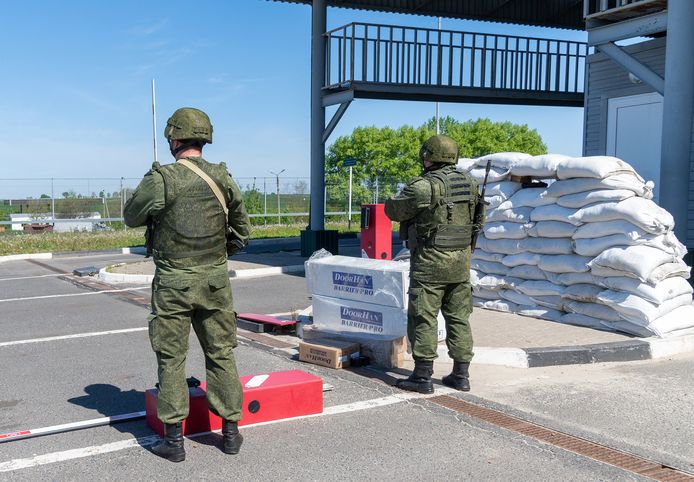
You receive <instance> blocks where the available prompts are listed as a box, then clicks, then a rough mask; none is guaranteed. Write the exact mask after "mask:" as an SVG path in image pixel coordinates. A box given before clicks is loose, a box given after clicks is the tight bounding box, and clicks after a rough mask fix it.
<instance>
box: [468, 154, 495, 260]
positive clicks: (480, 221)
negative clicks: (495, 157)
mask: <svg viewBox="0 0 694 482" xmlns="http://www.w3.org/2000/svg"><path fill="white" fill-rule="evenodd" d="M491 168H492V161H491V159H489V160H488V161H487V167H485V169H484V171H485V172H484V183H483V184H482V194H480V199H479V201H478V202H477V204H476V205H475V215H474V216H473V219H472V240H471V242H470V248H471V249H470V252H472V251H474V250H475V246H477V238H478V237H479V235H480V232H481V231H482V228H483V227H484V215H485V210H486V207H487V205H488V204H489V202H487V201H485V200H484V191H485V190H486V189H487V179H489V170H490V169H491Z"/></svg>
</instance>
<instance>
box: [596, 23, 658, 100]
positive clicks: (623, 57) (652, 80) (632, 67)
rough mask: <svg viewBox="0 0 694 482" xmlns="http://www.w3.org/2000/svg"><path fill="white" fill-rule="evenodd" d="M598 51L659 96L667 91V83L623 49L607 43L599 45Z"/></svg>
mask: <svg viewBox="0 0 694 482" xmlns="http://www.w3.org/2000/svg"><path fill="white" fill-rule="evenodd" d="M668 35H669V34H668ZM598 49H600V51H601V52H602V53H604V54H605V55H607V56H608V57H610V58H611V59H612V60H614V61H615V62H616V63H617V64H618V65H620V66H622V67H623V68H624V69H625V70H626V71H627V72H631V73H632V74H634V75H635V76H636V77H638V78H639V79H641V80H643V81H644V82H645V83H647V84H648V85H650V86H651V87H653V88H654V89H655V90H656V91H657V92H658V93H659V94H661V95H662V94H663V92H664V91H665V81H664V80H663V78H662V77H661V76H659V75H658V74H656V73H655V72H653V71H652V70H651V69H650V68H649V67H647V66H646V65H644V64H642V63H641V62H639V61H638V60H636V59H635V58H634V57H632V56H631V55H629V54H628V53H627V52H625V51H624V50H622V48H621V47H619V46H617V45H615V44H613V43H612V42H607V43H604V44H600V45H598Z"/></svg>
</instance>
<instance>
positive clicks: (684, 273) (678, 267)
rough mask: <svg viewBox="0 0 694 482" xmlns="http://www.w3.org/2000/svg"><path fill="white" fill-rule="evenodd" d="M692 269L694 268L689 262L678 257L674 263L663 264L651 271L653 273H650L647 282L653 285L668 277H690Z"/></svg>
mask: <svg viewBox="0 0 694 482" xmlns="http://www.w3.org/2000/svg"><path fill="white" fill-rule="evenodd" d="M691 270H692V269H691V268H690V267H689V266H687V264H686V263H685V262H684V261H682V260H680V259H678V260H677V261H676V262H674V263H665V264H661V265H660V266H658V267H657V268H656V269H654V270H653V271H651V274H650V275H648V279H646V282H647V283H650V284H652V285H656V284H658V283H660V282H662V281H664V280H666V279H668V278H677V277H681V278H684V279H689V276H690V273H691Z"/></svg>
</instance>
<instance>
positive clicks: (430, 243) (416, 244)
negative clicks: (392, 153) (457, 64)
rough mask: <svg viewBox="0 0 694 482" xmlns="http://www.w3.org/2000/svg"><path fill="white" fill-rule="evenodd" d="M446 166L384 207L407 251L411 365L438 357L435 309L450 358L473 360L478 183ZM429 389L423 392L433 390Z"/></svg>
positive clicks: (438, 167)
mask: <svg viewBox="0 0 694 482" xmlns="http://www.w3.org/2000/svg"><path fill="white" fill-rule="evenodd" d="M441 138H444V139H443V140H444V141H446V142H449V143H452V145H455V143H454V141H453V140H452V139H449V138H445V136H436V137H435V138H432V139H441ZM432 139H430V140H429V141H427V142H429V143H431V142H432ZM426 145H427V144H426V143H425V146H426ZM451 150H452V148H451ZM454 153H455V155H454V157H451V159H453V158H454V159H455V161H457V145H455V150H454ZM450 164H453V163H452V162H446V163H443V162H439V163H436V164H434V165H433V166H432V167H431V168H429V169H426V170H425V171H424V172H423V173H422V174H421V175H420V176H419V177H417V178H415V179H414V180H413V181H412V182H410V183H409V184H408V185H407V187H405V189H403V191H402V192H401V193H400V194H398V195H397V196H395V197H393V198H392V199H389V200H387V201H386V206H385V211H386V215H387V216H388V217H389V218H390V219H392V220H393V221H399V222H400V223H401V226H400V232H401V238H403V239H406V240H407V244H408V247H409V248H410V253H411V260H410V290H409V306H408V313H407V336H408V339H409V341H410V345H411V347H412V356H413V358H414V360H415V362H416V363H417V362H420V363H419V365H425V366H427V367H428V366H430V364H431V363H433V360H434V359H435V358H436V357H437V352H436V349H437V345H438V341H437V338H438V337H437V327H438V322H437V315H438V312H439V310H441V312H442V313H443V316H444V318H445V320H446V331H447V335H446V344H447V346H448V353H449V356H450V357H451V358H452V359H453V360H454V361H455V362H458V363H462V364H466V365H467V364H469V362H470V360H471V359H472V356H473V352H472V333H471V331H470V324H469V322H468V318H469V316H470V313H471V312H472V289H471V285H470V240H471V236H472V220H473V217H474V211H475V206H476V204H477V202H478V197H479V194H478V186H477V183H476V182H475V181H474V180H473V179H471V178H470V177H469V176H467V175H466V174H464V173H461V172H458V171H457V170H456V169H455V166H454V165H450ZM427 371H428V370H423V371H422V372H423V373H425V372H427ZM430 376H431V375H430V374H429V376H428V377H424V378H429V379H430ZM428 387H429V385H428V384H427V388H426V393H429V390H431V391H433V388H431V389H429V388H428Z"/></svg>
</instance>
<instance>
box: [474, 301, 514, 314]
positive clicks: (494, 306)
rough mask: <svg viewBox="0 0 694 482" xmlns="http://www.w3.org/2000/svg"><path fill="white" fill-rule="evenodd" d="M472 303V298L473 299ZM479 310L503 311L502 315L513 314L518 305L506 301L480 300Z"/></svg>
mask: <svg viewBox="0 0 694 482" xmlns="http://www.w3.org/2000/svg"><path fill="white" fill-rule="evenodd" d="M473 301H474V298H473ZM480 301H481V302H480V303H479V305H475V306H479V307H480V308H485V309H487V310H495V311H503V312H504V313H515V312H516V311H518V305H517V304H516V303H512V302H510V301H506V300H480Z"/></svg>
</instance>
